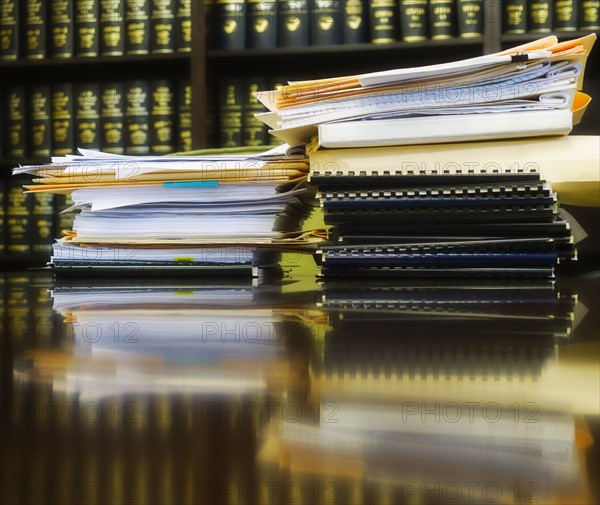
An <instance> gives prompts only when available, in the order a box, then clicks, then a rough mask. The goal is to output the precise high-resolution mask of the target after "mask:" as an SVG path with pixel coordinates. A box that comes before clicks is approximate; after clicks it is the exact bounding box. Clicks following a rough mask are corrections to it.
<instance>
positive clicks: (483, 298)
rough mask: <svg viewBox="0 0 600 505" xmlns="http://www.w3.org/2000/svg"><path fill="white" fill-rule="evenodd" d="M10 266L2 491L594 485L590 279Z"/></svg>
mask: <svg viewBox="0 0 600 505" xmlns="http://www.w3.org/2000/svg"><path fill="white" fill-rule="evenodd" d="M0 282H1V283H2V284H1V289H2V291H3V293H4V296H3V297H2V300H3V303H2V305H1V306H0V310H1V315H2V320H3V325H2V328H3V330H2V331H3V334H2V335H1V337H2V402H1V406H2V479H1V482H0V493H1V494H0V496H1V498H0V502H1V503H3V504H4V503H6V504H12V503H15V504H16V503H32V504H35V503H73V504H75V503H77V504H85V503H111V504H112V503H115V504H117V503H128V504H129V503H131V504H133V503H140V504H142V503H153V504H154V503H156V504H158V503H177V504H184V503H231V504H242V503H244V504H245V503H256V504H271V503H273V504H282V503H283V504H287V503H314V504H321V503H339V504H350V503H367V504H372V503H408V504H417V503H427V504H438V503H475V504H479V503H502V504H504V503H545V504H550V503H564V504H575V503H596V501H597V496H598V494H597V493H598V484H597V477H596V476H595V472H596V471H597V461H598V449H597V441H596V440H595V439H596V438H597V435H598V434H597V427H598V413H599V412H600V406H599V398H600V391H599V384H600V374H599V370H600V367H599V364H598V351H599V348H600V347H599V341H598V330H597V328H598V327H599V325H598V317H599V316H598V310H597V309H598V301H599V300H598V298H599V294H600V290H599V289H598V288H599V286H600V284H599V281H598V279H597V278H594V277H593V276H592V277H591V278H590V277H589V276H588V277H587V278H586V277H576V278H574V277H567V278H564V279H560V280H559V281H557V282H556V283H551V282H545V281H544V282H540V281H531V282H524V281H511V282H490V281H485V282H473V281H444V282H443V283H440V282H431V281H430V282H416V281H403V282H401V281H397V282H394V283H384V282H381V281H380V282H379V283H377V284H373V283H364V282H361V283H360V284H356V283H346V282H335V283H332V282H327V283H316V282H314V281H312V279H308V278H300V279H296V280H290V279H284V280H283V282H277V283H269V282H257V281H252V280H251V279H208V278H206V279H190V278H188V279H170V280H168V281H166V280H151V279H150V280H145V281H142V280H136V281H134V280H125V281H123V280H117V279H108V278H96V279H64V280H59V281H54V280H52V278H51V277H50V276H48V275H47V274H46V273H43V272H33V273H32V272H28V273H12V274H4V275H3V276H2V278H1V281H0ZM590 476H593V477H592V478H590Z"/></svg>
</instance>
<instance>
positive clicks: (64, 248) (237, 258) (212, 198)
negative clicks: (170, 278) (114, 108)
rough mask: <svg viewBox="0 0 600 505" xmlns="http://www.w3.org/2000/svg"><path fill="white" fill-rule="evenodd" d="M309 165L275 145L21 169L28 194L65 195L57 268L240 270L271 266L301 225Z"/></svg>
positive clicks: (71, 160)
mask: <svg viewBox="0 0 600 505" xmlns="http://www.w3.org/2000/svg"><path fill="white" fill-rule="evenodd" d="M307 171H308V162H307V160H306V156H305V154H304V153H303V152H301V153H299V154H294V153H293V152H291V151H290V150H288V151H286V150H285V149H282V148H276V149H274V150H271V151H267V152H264V153H258V154H256V155H245V154H228V155H225V154H216V155H214V154H208V155H203V156H178V157H166V156H163V157H131V156H119V155H109V154H106V153H99V152H94V151H87V150H81V155H78V156H66V157H62V158H55V159H53V160H52V163H51V164H49V165H41V166H23V167H19V168H16V169H14V173H15V174H21V173H27V174H31V175H33V176H34V177H35V179H34V182H35V183H36V184H33V185H30V186H26V189H27V190H29V191H32V192H42V191H46V192H53V193H66V194H69V195H70V196H71V198H72V200H73V205H72V207H71V208H70V209H67V210H68V211H77V212H78V214H77V215H76V216H75V219H74V224H73V229H72V230H67V231H65V234H66V236H65V237H64V238H62V239H61V240H59V241H58V242H57V243H56V244H55V245H54V250H53V256H52V259H51V265H52V266H54V267H55V268H56V269H57V270H60V271H62V272H70V271H71V272H78V273H81V271H86V272H89V273H93V272H107V271H111V272H112V271H118V272H119V273H134V274H137V273H139V272H140V271H143V272H144V273H148V272H157V273H162V272H165V271H166V270H170V269H171V270H173V269H174V270H175V271H177V272H182V271H186V270H189V271H192V272H195V273H207V272H214V271H218V272H220V273H236V272H245V273H250V274H254V275H256V273H257V272H256V267H266V266H272V265H275V264H276V263H277V261H278V254H279V251H281V250H282V249H283V248H287V247H296V248H297V247H308V246H310V245H311V244H313V243H314V242H317V241H318V240H319V235H318V233H312V232H306V233H304V232H303V231H302V230H301V227H300V223H301V221H302V219H303V217H304V216H305V214H306V213H307V212H308V211H309V210H310V208H309V207H307V205H306V204H305V203H304V202H303V199H304V198H306V195H307V189H306V186H305V179H306V173H307Z"/></svg>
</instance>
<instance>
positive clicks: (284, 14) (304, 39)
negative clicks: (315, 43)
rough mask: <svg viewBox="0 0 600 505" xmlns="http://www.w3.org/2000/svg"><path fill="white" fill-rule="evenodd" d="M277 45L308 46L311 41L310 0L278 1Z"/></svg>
mask: <svg viewBox="0 0 600 505" xmlns="http://www.w3.org/2000/svg"><path fill="white" fill-rule="evenodd" d="M277 4H278V12H277V15H278V19H277V45H278V46H279V47H301V46H307V45H308V41H309V37H308V36H309V31H308V28H309V24H310V23H309V16H308V11H309V3H308V0H297V1H295V0H278V1H277Z"/></svg>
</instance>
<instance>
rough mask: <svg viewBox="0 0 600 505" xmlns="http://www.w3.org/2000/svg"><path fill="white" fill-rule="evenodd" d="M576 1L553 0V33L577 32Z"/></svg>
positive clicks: (577, 5)
mask: <svg viewBox="0 0 600 505" xmlns="http://www.w3.org/2000/svg"><path fill="white" fill-rule="evenodd" d="M578 7H579V1H578V0H555V2H554V22H553V25H554V31H555V32H574V31H576V30H577V19H578V15H577V11H578Z"/></svg>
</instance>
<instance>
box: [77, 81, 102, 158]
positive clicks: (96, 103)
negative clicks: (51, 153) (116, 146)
mask: <svg viewBox="0 0 600 505" xmlns="http://www.w3.org/2000/svg"><path fill="white" fill-rule="evenodd" d="M75 147H76V148H79V147H82V148H84V149H100V85H99V84H93V83H90V84H78V85H76V87H75Z"/></svg>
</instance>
